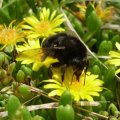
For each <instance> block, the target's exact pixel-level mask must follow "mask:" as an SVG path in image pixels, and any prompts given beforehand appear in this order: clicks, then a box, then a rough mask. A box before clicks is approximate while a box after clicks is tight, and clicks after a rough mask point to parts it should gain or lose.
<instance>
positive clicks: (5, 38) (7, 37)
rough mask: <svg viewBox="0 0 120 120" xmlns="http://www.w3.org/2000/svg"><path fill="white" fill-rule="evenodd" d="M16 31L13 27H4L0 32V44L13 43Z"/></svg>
mask: <svg viewBox="0 0 120 120" xmlns="http://www.w3.org/2000/svg"><path fill="white" fill-rule="evenodd" d="M15 39H16V32H15V30H13V29H4V30H3V31H1V33H0V43H1V44H15Z"/></svg>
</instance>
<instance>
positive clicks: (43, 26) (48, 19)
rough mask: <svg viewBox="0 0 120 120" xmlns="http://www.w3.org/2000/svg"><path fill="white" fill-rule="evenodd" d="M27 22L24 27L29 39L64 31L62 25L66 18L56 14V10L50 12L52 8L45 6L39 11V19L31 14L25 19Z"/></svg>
mask: <svg viewBox="0 0 120 120" xmlns="http://www.w3.org/2000/svg"><path fill="white" fill-rule="evenodd" d="M24 21H25V22H26V23H27V24H25V25H23V29H24V31H25V33H26V35H27V36H28V38H29V39H32V38H38V37H48V36H50V35H52V34H55V33H57V32H62V31H64V29H63V28H61V27H60V25H61V24H62V23H63V21H64V19H63V17H62V15H61V14H60V15H57V16H56V11H53V12H52V13H50V9H46V8H43V9H42V10H41V11H40V13H39V19H37V18H36V17H35V16H30V17H27V18H25V19H24Z"/></svg>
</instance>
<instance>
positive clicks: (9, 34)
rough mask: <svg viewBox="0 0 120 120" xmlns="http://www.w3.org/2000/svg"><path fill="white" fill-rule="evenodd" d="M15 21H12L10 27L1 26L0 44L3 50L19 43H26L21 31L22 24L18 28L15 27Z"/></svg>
mask: <svg viewBox="0 0 120 120" xmlns="http://www.w3.org/2000/svg"><path fill="white" fill-rule="evenodd" d="M14 22H15V21H12V22H11V23H10V24H9V26H8V27H7V26H6V25H0V44H1V45H2V48H1V49H3V48H4V47H6V46H7V45H12V46H14V45H16V43H17V42H21V41H24V39H23V37H24V35H23V33H22V31H21V29H20V24H19V25H18V26H13V23H14Z"/></svg>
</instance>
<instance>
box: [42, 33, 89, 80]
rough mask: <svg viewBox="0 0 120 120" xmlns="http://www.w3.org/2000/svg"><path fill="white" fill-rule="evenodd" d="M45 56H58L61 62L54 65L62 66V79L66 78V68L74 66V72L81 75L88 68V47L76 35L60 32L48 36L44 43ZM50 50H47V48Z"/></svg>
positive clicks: (78, 75)
mask: <svg viewBox="0 0 120 120" xmlns="http://www.w3.org/2000/svg"><path fill="white" fill-rule="evenodd" d="M42 48H43V50H45V51H44V54H45V56H46V57H47V56H50V57H53V58H57V59H58V60H59V63H54V64H52V66H54V67H57V66H61V70H62V72H63V76H62V80H64V72H65V68H66V67H68V66H73V69H74V74H75V75H76V77H77V80H79V77H80V75H81V73H82V71H83V69H84V68H86V70H87V64H88V61H87V49H86V47H85V46H84V45H83V44H82V43H81V42H80V40H79V39H78V38H76V37H73V36H70V35H67V34H66V33H58V34H56V35H53V36H51V37H48V38H47V39H46V40H45V41H44V42H43V44H42ZM47 48H49V50H47V51H46V49H47Z"/></svg>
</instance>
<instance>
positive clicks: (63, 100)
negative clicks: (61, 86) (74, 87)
mask: <svg viewBox="0 0 120 120" xmlns="http://www.w3.org/2000/svg"><path fill="white" fill-rule="evenodd" d="M72 100H73V97H72V95H71V93H70V91H68V90H66V91H64V92H63V94H62V95H61V97H60V102H59V104H60V105H64V106H65V105H67V104H69V105H72Z"/></svg>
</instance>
